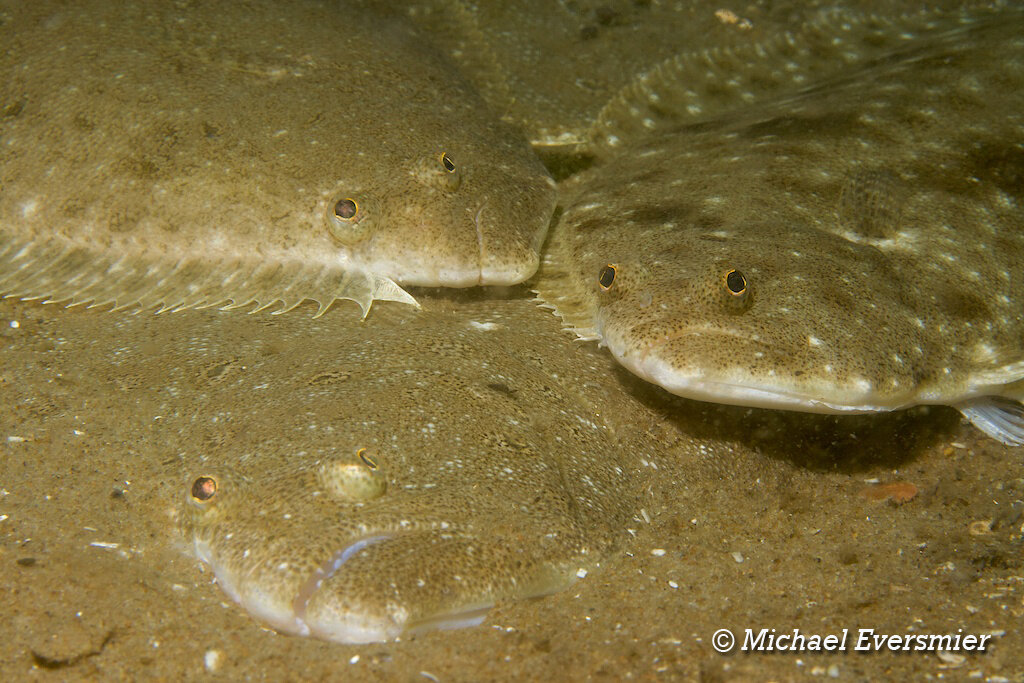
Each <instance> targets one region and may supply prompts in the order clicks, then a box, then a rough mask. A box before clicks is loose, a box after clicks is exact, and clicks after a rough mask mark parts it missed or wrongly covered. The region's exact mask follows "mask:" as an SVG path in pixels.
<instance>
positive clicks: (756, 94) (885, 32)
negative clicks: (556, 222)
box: [589, 9, 980, 155]
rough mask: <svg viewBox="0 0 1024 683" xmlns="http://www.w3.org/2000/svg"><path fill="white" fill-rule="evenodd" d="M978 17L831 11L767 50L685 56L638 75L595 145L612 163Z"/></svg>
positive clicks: (756, 46)
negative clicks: (651, 139) (649, 142)
mask: <svg viewBox="0 0 1024 683" xmlns="http://www.w3.org/2000/svg"><path fill="white" fill-rule="evenodd" d="M979 16H980V15H979V13H978V12H974V13H967V12H966V11H963V12H960V13H949V14H943V13H938V12H934V11H926V12H920V13H913V14H906V15H902V16H896V17H883V16H876V15H871V14H859V13H855V12H851V11H850V10H845V9H829V10H824V11H823V12H822V13H821V14H820V15H819V17H818V18H817V20H815V21H810V22H807V23H806V24H805V25H803V26H802V27H801V28H800V29H798V30H796V31H791V32H790V31H787V32H785V33H781V34H778V35H776V36H774V37H772V38H769V39H768V40H766V41H763V42H759V43H748V44H742V45H731V46H722V47H714V48H711V49H707V50H703V51H698V52H686V53H682V54H679V55H676V56H674V57H670V58H669V59H666V60H665V61H663V62H661V63H659V64H657V65H656V66H654V67H653V68H651V69H649V70H648V71H646V72H645V73H642V74H640V75H639V76H637V77H636V78H635V79H634V80H633V82H631V83H630V84H629V85H627V86H626V87H625V88H623V89H622V90H621V91H620V92H619V93H618V94H617V95H616V96H615V97H613V98H612V99H611V100H610V101H609V102H608V103H607V104H606V105H605V106H604V108H603V109H602V110H601V112H600V113H599V114H598V116H597V119H596V120H595V122H594V124H593V127H592V129H591V131H590V135H589V138H590V144H591V147H592V148H593V151H594V152H596V153H598V154H601V155H607V154H609V153H612V152H614V150H616V149H618V148H620V147H622V146H624V145H626V144H627V143H629V142H631V141H634V140H637V139H639V138H642V137H645V136H647V135H649V134H651V133H653V132H657V131H660V130H665V129H668V128H671V127H673V126H678V125H684V124H689V123H696V122H698V121H702V120H707V119H710V118H713V117H716V116H719V115H722V114H725V113H728V112H729V111H732V110H735V109H739V108H741V107H745V106H749V105H750V104H752V103H755V102H764V101H766V100H769V99H772V98H774V97H777V96H780V95H784V94H785V93H787V92H793V91H796V90H799V89H800V88H802V87H804V86H806V85H808V84H810V83H812V82H814V81H818V80H822V79H824V78H827V77H829V76H832V75H835V74H837V73H839V72H841V71H843V70H845V69H848V68H850V67H853V66H856V65H864V64H867V63H869V62H870V61H871V60H874V59H878V58H880V57H883V56H885V55H887V54H889V53H891V52H892V51H894V50H898V49H899V48H901V47H903V46H905V45H908V44H912V43H913V41H915V40H917V39H918V38H920V37H921V36H922V35H926V34H933V33H938V32H941V31H944V30H948V29H952V28H955V27H956V26H958V25H960V24H963V23H965V22H970V21H974V20H977V18H978V17H979Z"/></svg>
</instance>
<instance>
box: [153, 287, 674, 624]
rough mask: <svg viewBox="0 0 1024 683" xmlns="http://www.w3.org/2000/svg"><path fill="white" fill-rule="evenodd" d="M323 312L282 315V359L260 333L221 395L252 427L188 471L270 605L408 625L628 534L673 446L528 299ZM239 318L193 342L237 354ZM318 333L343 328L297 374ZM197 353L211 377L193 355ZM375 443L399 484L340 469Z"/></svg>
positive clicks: (534, 582)
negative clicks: (367, 314)
mask: <svg viewBox="0 0 1024 683" xmlns="http://www.w3.org/2000/svg"><path fill="white" fill-rule="evenodd" d="M324 320H327V321H328V322H329V323H330V324H329V325H327V326H326V327H323V328H311V327H310V324H308V323H307V324H305V325H301V326H289V327H273V328H271V327H268V328H267V329H266V332H265V333H264V334H261V335H260V339H259V342H258V343H257V344H256V348H257V349H259V348H263V347H264V346H268V347H272V348H273V349H274V352H273V353H272V354H263V353H258V352H257V353H253V352H252V351H253V349H252V345H251V344H246V345H243V348H246V349H249V351H248V352H247V355H246V356H245V357H243V358H241V359H239V360H238V363H237V364H238V365H239V366H243V365H244V372H237V373H236V374H234V375H231V376H229V377H227V378H225V380H223V381H219V382H218V383H217V384H215V385H210V386H208V388H206V391H207V392H209V394H210V396H209V399H210V401H211V404H212V405H217V406H218V409H217V411H216V412H217V414H218V415H219V418H218V420H219V421H220V422H227V423H231V424H235V425H239V426H241V425H245V427H244V429H245V431H246V432H250V431H251V432H252V433H251V434H247V436H246V437H244V438H243V439H242V440H240V441H238V440H236V441H234V442H232V443H231V444H230V446H229V447H228V448H225V449H218V450H217V451H214V452H211V453H204V454H202V457H201V459H198V460H197V459H196V458H194V457H192V456H191V455H190V456H189V461H190V463H191V466H190V467H189V471H188V474H187V476H186V477H185V478H184V479H183V481H182V486H181V502H182V512H183V514H182V520H183V522H184V527H185V534H186V538H188V539H189V540H190V541H193V540H194V543H195V547H196V550H197V551H198V553H199V555H200V557H202V558H203V559H205V560H206V561H208V562H209V563H210V564H211V565H212V566H213V568H214V570H215V572H216V575H217V577H218V579H219V583H220V585H221V586H222V587H223V588H224V589H225V590H226V591H227V592H228V593H229V595H231V596H232V597H234V598H235V599H236V600H238V601H239V602H241V604H242V605H243V606H244V607H245V608H246V609H248V610H249V611H250V612H252V613H253V614H254V615H256V616H257V617H259V618H261V619H262V620H264V621H266V622H267V623H269V624H271V625H272V626H274V627H275V628H277V629H279V630H282V631H285V632H290V633H300V634H312V635H315V636H317V637H320V638H325V639H330V640H337V641H343V642H366V641H374V640H385V639H390V638H393V637H395V636H398V635H401V634H402V633H404V632H406V631H408V630H409V629H414V630H415V629H419V628H423V627H425V626H430V625H437V624H438V623H441V624H445V623H446V622H447V624H448V625H454V624H456V623H458V619H459V618H460V615H461V616H462V617H466V618H468V617H472V616H474V613H475V611H478V610H480V609H484V608H486V607H489V606H490V605H492V604H494V603H495V602H496V601H499V600H508V599H516V598H523V597H527V596H533V595H538V594H544V593H549V592H553V591H556V590H559V589H561V588H563V587H564V586H566V585H567V584H569V583H571V582H572V581H573V580H575V578H576V573H577V571H578V570H579V569H581V568H592V567H593V566H594V565H595V564H596V563H598V562H600V561H601V560H602V558H604V557H606V556H607V554H608V552H609V551H610V550H611V549H613V548H614V547H615V546H616V544H617V543H618V542H619V541H620V540H622V537H623V535H624V533H625V527H626V526H628V525H629V524H630V520H631V519H632V517H633V515H634V514H637V512H638V510H639V506H640V499H641V498H640V496H641V490H642V485H643V482H644V475H643V474H642V466H641V461H642V460H643V459H644V458H646V457H648V456H649V455H650V454H651V453H652V449H654V448H655V445H654V443H653V442H652V440H651V438H650V437H649V435H648V434H647V433H646V431H645V430H643V429H638V428H637V425H640V424H643V421H644V420H645V419H648V418H645V417H644V416H645V415H647V413H646V412H645V411H644V408H643V407H642V405H641V404H640V403H639V402H638V401H636V400H635V399H633V398H632V397H630V396H628V395H626V394H623V393H622V391H621V388H620V387H619V385H618V382H617V380H616V378H615V377H614V373H613V372H611V370H612V368H611V367H609V365H608V362H606V361H605V360H604V359H603V358H602V356H601V355H600V354H596V353H594V352H592V351H589V350H582V349H578V348H575V347H574V345H573V344H572V342H571V341H570V340H569V339H568V338H566V337H564V336H563V335H559V334H558V333H557V328H555V327H554V326H552V324H551V323H552V321H551V320H550V319H547V318H545V316H541V315H537V311H536V308H535V307H534V306H533V305H532V304H531V303H530V302H528V301H525V300H520V301H514V302H494V301H481V302H477V303H466V304H465V305H464V306H462V307H460V308H459V309H458V310H457V311H456V312H448V313H446V312H444V311H432V312H428V311H424V312H422V313H416V312H414V311H409V310H408V309H398V310H396V309H383V310H381V311H380V312H378V314H377V316H375V319H374V321H373V323H374V324H373V325H360V324H358V323H356V322H355V321H350V320H348V319H345V320H342V319H340V318H338V317H336V316H335V317H331V318H326V319H324ZM229 330H230V328H223V327H222V326H221V325H218V324H216V322H215V321H212V320H211V321H205V322H200V321H195V320H193V321H191V324H190V327H189V328H188V330H187V331H183V335H184V336H185V337H186V338H187V341H186V340H183V341H182V343H181V345H180V346H181V348H183V349H191V348H202V349H204V350H205V351H204V354H203V355H204V356H205V357H207V358H210V357H214V358H216V357H219V356H222V355H223V356H227V357H231V356H232V355H233V354H237V353H238V344H237V343H236V341H235V339H234V337H233V336H232V335H231V334H230V333H229ZM310 339H320V340H329V341H326V342H325V343H323V344H321V351H320V352H319V353H318V354H317V358H316V368H315V369H314V368H308V369H306V370H305V371H302V370H300V371H296V368H297V367H299V366H298V365H296V359H301V358H304V357H307V356H308V345H309V340H310ZM180 362H181V363H182V364H183V366H184V372H185V374H186V376H188V375H193V374H197V373H195V371H190V370H189V369H188V368H189V366H190V365H192V364H194V360H192V359H191V355H185V356H183V357H182V359H181V361H180ZM175 374H177V373H175ZM198 374H200V376H202V375H201V373H198ZM175 381H178V380H176V379H173V378H172V382H171V383H172V385H173V383H174V382H175ZM257 385H259V386H261V387H262V388H261V389H258V390H257V389H253V388H252V387H254V386H257ZM361 449H366V450H365V451H363V455H364V456H367V455H368V456H369V457H371V458H372V462H373V463H374V465H376V466H377V467H379V469H380V471H382V472H384V473H385V474H384V477H385V479H386V488H385V487H377V488H375V489H373V490H372V492H371V493H370V494H369V495H360V496H359V497H357V498H353V497H352V496H351V495H349V494H350V493H351V492H352V491H353V488H352V487H350V486H346V485H339V483H342V484H343V482H341V480H342V479H344V478H345V477H346V476H348V475H346V474H345V473H344V472H340V471H339V470H338V467H337V465H339V464H340V465H343V466H347V465H350V464H352V463H354V462H358V461H359V459H358V458H357V454H358V453H359V452H360V450H361ZM189 450H190V451H191V450H192V449H191V448H190V449H189ZM339 475H340V477H339ZM203 477H210V478H213V479H215V480H216V481H217V491H216V494H215V495H214V496H213V497H212V498H210V499H208V500H199V499H197V498H196V497H195V496H194V495H193V493H194V488H195V486H194V483H195V482H196V481H197V480H199V479H201V478H203ZM361 490H365V489H361ZM365 539H375V540H374V542H372V543H371V544H370V545H368V546H366V547H365V548H362V549H361V550H360V551H359V552H356V553H355V554H354V555H353V556H352V557H351V558H349V559H348V560H347V561H346V562H345V563H344V564H343V565H342V566H341V568H340V569H339V570H338V571H337V573H336V574H334V575H333V576H332V577H331V578H329V579H327V580H326V581H325V582H324V583H323V585H322V586H321V587H320V588H319V589H318V590H313V589H312V587H311V584H310V581H311V577H313V576H314V574H315V573H316V571H317V570H318V569H323V568H324V567H329V566H330V564H331V562H332V559H333V558H337V556H338V554H339V553H341V552H342V551H343V550H345V549H346V548H349V547H350V546H352V544H353V543H356V542H358V541H360V540H365ZM296 618H298V619H300V620H301V622H300V621H296Z"/></svg>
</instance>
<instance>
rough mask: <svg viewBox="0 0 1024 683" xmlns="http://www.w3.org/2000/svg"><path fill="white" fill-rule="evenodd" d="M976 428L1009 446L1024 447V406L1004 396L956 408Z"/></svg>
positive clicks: (986, 397)
mask: <svg viewBox="0 0 1024 683" xmlns="http://www.w3.org/2000/svg"><path fill="white" fill-rule="evenodd" d="M954 407H955V408H956V409H957V410H959V411H960V412H961V413H963V415H964V417H966V418H967V419H968V420H970V421H971V424H973V425H974V426H975V427H977V428H978V429H980V430H981V431H983V432H985V433H986V434H988V435H989V436H991V437H992V438H993V439H996V440H997V441H1001V442H1002V443H1004V444H1006V445H1007V446H1024V405H1021V403H1020V401H1015V400H1013V399H1012V398H1005V397H1002V396H983V397H981V398H974V399H971V400H969V401H964V402H962V403H958V404H956V405H955V406H954Z"/></svg>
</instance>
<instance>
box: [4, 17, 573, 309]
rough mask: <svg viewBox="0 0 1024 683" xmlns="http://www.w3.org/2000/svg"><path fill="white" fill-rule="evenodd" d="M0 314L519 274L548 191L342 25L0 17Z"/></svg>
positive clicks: (503, 135)
mask: <svg viewBox="0 0 1024 683" xmlns="http://www.w3.org/2000/svg"><path fill="white" fill-rule="evenodd" d="M0 44H2V45H3V50H2V51H0V293H4V294H6V295H8V296H21V297H32V298H48V299H50V300H53V301H63V302H68V303H87V302H91V303H93V304H95V305H100V304H108V303H114V304H116V306H118V307H129V306H139V307H144V308H148V307H155V306H160V307H161V308H162V309H181V308H189V307H196V306H207V305H225V304H230V305H232V306H251V305H253V304H254V303H256V304H258V306H259V308H263V307H268V306H275V305H276V306H277V307H278V310H287V309H290V308H293V307H295V306H297V305H298V304H299V303H301V302H302V301H303V300H304V299H313V300H315V301H317V302H319V304H320V311H319V312H320V313H322V312H323V311H324V310H326V308H327V307H328V306H329V305H330V304H331V303H332V301H333V300H334V299H336V298H344V299H351V300H353V301H356V302H357V303H358V304H359V305H360V306H361V307H362V309H363V312H364V315H365V312H366V311H367V310H368V309H369V306H370V305H371V303H372V302H373V301H374V300H377V299H384V300H393V301H402V302H405V303H415V302H414V300H413V299H412V297H411V296H410V295H409V294H407V293H406V292H405V291H404V290H403V289H402V288H401V286H400V285H443V286H453V287H463V286H471V285H481V284H482V285H487V284H496V285H504V284H512V283H516V282H519V281H522V280H523V279H525V278H527V277H529V276H530V275H531V274H532V273H533V272H534V271H535V269H536V266H537V262H538V256H537V249H538V247H539V243H540V241H541V240H542V239H543V235H544V233H545V231H546V229H547V226H548V223H549V220H550V216H551V212H552V210H553V207H554V189H553V187H552V181H551V180H550V178H549V177H548V175H547V173H546V171H545V170H544V169H543V167H542V166H541V165H540V164H539V162H538V161H537V160H536V158H535V157H534V155H533V153H532V151H531V150H530V148H529V146H528V145H527V144H526V141H525V139H524V138H522V136H521V134H520V133H518V132H517V131H515V130H514V129H512V128H511V127H509V126H507V125H506V124H503V123H500V122H499V121H498V120H497V118H496V117H495V116H493V115H491V114H490V112H489V110H488V109H487V107H486V105H485V104H484V102H483V101H482V100H481V99H480V98H479V96H478V95H477V94H476V92H475V91H474V89H473V88H472V87H471V86H470V85H469V84H468V83H467V82H466V80H465V79H464V78H463V77H462V75H461V74H460V72H459V71H458V70H457V69H456V68H455V67H454V66H452V65H451V64H450V62H449V61H448V60H447V59H446V58H444V57H443V56H442V55H441V54H440V53H439V52H437V51H436V50H435V49H434V48H433V47H431V46H430V45H428V44H427V42H426V41H425V40H422V39H421V37H420V36H419V34H418V33H417V32H416V31H415V30H414V29H413V28H412V27H411V25H410V24H408V23H407V22H405V21H404V20H402V19H401V18H400V17H396V16H387V15H384V14H381V13H380V12H374V13H369V12H367V11H363V10H362V9H361V8H360V6H359V3H355V2H352V3H341V4H338V3H331V2H316V1H314V0H302V1H300V2H294V3H279V2H271V1H269V0H257V1H256V2H238V1H234V0H232V1H231V2H222V3H205V4H204V3H167V2H158V1H157V0H138V1H136V2H130V3H125V4H118V5H111V4H110V3H104V2H99V0H90V1H88V2H75V3H66V2H58V1H57V0H47V1H44V2H33V3H22V2H3V3H0Z"/></svg>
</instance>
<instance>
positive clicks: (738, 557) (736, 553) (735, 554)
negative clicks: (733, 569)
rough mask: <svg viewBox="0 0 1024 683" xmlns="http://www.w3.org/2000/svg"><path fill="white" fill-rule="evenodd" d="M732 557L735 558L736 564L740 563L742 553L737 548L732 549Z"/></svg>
mask: <svg viewBox="0 0 1024 683" xmlns="http://www.w3.org/2000/svg"><path fill="white" fill-rule="evenodd" d="M732 559H734V560H736V564H741V563H742V562H743V553H741V552H740V551H738V550H737V551H734V552H733V553H732Z"/></svg>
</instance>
